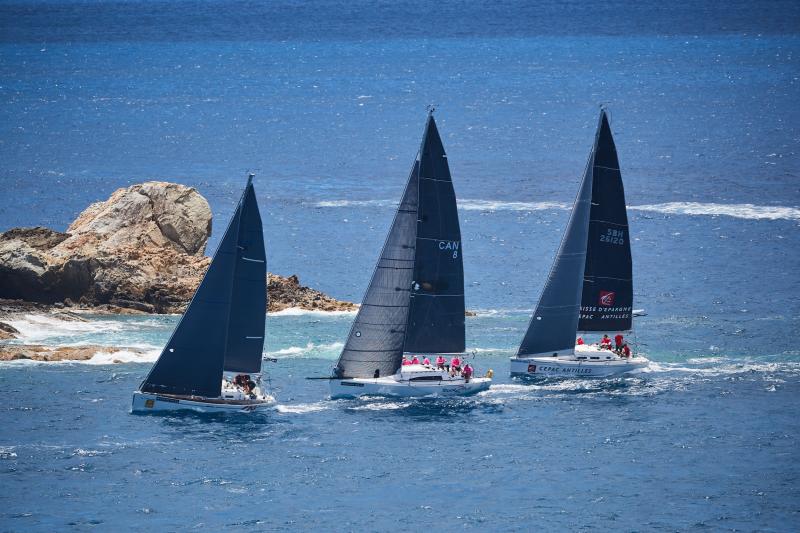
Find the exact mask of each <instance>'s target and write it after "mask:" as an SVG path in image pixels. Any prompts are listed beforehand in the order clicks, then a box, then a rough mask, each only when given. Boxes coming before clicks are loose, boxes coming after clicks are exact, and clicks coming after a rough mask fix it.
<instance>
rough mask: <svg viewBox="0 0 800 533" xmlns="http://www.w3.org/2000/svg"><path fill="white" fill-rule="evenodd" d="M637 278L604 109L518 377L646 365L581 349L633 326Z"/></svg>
mask: <svg viewBox="0 0 800 533" xmlns="http://www.w3.org/2000/svg"><path fill="white" fill-rule="evenodd" d="M632 314H633V275H632V261H631V247H630V236H629V233H628V215H627V212H626V209H625V193H624V190H623V186H622V174H621V173H620V170H619V161H618V159H617V149H616V147H615V145H614V138H613V136H612V134H611V126H610V125H609V120H608V116H607V114H606V110H605V109H601V110H600V121H599V124H598V127H597V133H596V134H595V141H594V146H593V148H592V151H591V153H590V155H589V161H588V163H587V165H586V170H585V172H584V175H583V180H582V181H581V186H580V190H579V192H578V196H577V198H576V199H575V203H574V205H573V208H572V213H571V214H570V218H569V222H568V223H567V229H566V231H565V233H564V236H563V239H562V241H561V245H560V246H559V249H558V253H557V254H556V258H555V261H554V262H553V266H552V268H551V270H550V274H549V276H548V279H547V283H546V284H545V287H544V290H543V291H542V294H541V296H540V298H539V303H538V305H537V306H536V309H535V311H534V313H533V316H532V317H531V320H530V323H529V325H528V329H527V331H526V333H525V337H524V338H523V339H522V343H521V344H520V347H519V350H518V351H517V354H516V356H515V357H512V358H511V374H512V375H527V376H562V377H563V376H581V377H594V376H613V375H618V374H623V373H625V372H630V371H631V370H635V369H638V368H643V367H645V366H647V364H648V360H647V359H645V358H644V357H642V356H637V355H635V354H634V355H632V356H631V357H621V356H619V355H617V354H616V353H614V352H612V351H611V350H607V349H601V348H600V347H598V346H589V345H579V346H577V347H576V346H575V337H576V334H577V333H578V332H597V331H603V332H627V331H629V330H631V328H632Z"/></svg>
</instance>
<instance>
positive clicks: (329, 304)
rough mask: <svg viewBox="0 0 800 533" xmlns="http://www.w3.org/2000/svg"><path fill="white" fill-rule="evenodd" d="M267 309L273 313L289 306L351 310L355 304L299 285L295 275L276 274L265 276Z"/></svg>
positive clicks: (325, 309)
mask: <svg viewBox="0 0 800 533" xmlns="http://www.w3.org/2000/svg"><path fill="white" fill-rule="evenodd" d="M267 294H269V306H268V307H269V311H270V312H272V313H274V312H276V311H282V310H284V309H287V308H290V307H299V308H301V309H309V310H317V311H352V310H354V309H356V308H357V306H356V305H355V304H353V303H350V302H342V301H339V300H336V299H334V298H331V297H330V296H328V295H326V294H323V293H321V292H319V291H317V290H314V289H311V288H309V287H304V286H302V285H300V280H299V279H298V277H297V276H296V275H293V276H289V277H288V278H287V277H283V276H278V275H276V274H269V275H268V276H267Z"/></svg>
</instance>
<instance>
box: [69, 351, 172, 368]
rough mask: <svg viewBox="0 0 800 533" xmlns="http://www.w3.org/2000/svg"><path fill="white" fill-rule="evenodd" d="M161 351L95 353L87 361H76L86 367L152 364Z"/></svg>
mask: <svg viewBox="0 0 800 533" xmlns="http://www.w3.org/2000/svg"><path fill="white" fill-rule="evenodd" d="M160 353H161V350H149V351H146V352H134V351H130V350H117V351H114V352H111V353H105V352H97V353H96V354H94V356H92V358H91V359H89V360H87V361H76V362H78V363H85V364H87V365H112V364H118V363H153V362H155V360H156V359H158V356H159V354H160Z"/></svg>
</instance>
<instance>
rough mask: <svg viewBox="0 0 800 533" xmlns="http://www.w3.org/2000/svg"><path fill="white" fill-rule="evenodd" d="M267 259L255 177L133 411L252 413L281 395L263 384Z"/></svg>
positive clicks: (135, 396)
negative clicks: (275, 395)
mask: <svg viewBox="0 0 800 533" xmlns="http://www.w3.org/2000/svg"><path fill="white" fill-rule="evenodd" d="M266 275H267V263H266V254H265V251H264V235H263V230H262V225H261V215H260V214H259V212H258V204H257V202H256V195H255V192H254V190H253V175H252V174H250V175H249V176H248V178H247V186H246V187H245V190H244V193H243V194H242V197H241V199H240V200H239V204H238V205H237V207H236V211H235V212H234V214H233V217H232V218H231V221H230V223H229V224H228V228H227V229H226V230H225V234H224V235H223V237H222V241H221V242H220V244H219V247H218V248H217V251H216V253H215V254H214V257H213V259H212V260H211V264H210V265H209V267H208V270H207V271H206V274H205V276H204V277H203V281H202V282H201V283H200V286H199V287H198V288H197V291H196V292H195V293H194V296H193V297H192V301H191V302H190V303H189V307H188V308H187V309H186V312H185V313H184V314H183V317H182V318H181V320H180V322H178V325H177V327H176V328H175V331H173V333H172V336H171V337H170V339H169V341H168V342H167V344H166V346H165V347H164V349H163V351H162V352H161V355H160V356H159V358H158V360H157V361H156V362H155V364H154V365H153V368H152V369H151V370H150V372H149V373H148V374H147V377H146V378H145V379H144V381H143V382H142V384H141V385H140V387H139V390H137V391H136V392H134V393H133V406H132V409H131V410H132V412H134V413H147V412H153V411H175V410H193V411H200V412H212V413H215V412H244V413H249V412H253V411H257V410H261V409H264V408H266V407H267V406H269V404H270V403H272V402H273V401H274V400H273V398H272V397H271V396H270V395H269V394H267V393H266V392H265V391H264V387H263V385H262V383H261V379H260V376H261V362H262V357H261V352H262V350H263V348H264V321H265V318H266V310H267V288H266Z"/></svg>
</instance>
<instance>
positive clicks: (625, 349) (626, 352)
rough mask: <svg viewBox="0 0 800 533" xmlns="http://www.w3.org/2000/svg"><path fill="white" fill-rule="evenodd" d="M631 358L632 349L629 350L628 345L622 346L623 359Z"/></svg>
mask: <svg viewBox="0 0 800 533" xmlns="http://www.w3.org/2000/svg"><path fill="white" fill-rule="evenodd" d="M630 356H631V349H630V348H628V343H627V342H626V343H625V344H623V345H622V357H630Z"/></svg>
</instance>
